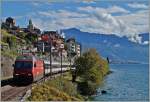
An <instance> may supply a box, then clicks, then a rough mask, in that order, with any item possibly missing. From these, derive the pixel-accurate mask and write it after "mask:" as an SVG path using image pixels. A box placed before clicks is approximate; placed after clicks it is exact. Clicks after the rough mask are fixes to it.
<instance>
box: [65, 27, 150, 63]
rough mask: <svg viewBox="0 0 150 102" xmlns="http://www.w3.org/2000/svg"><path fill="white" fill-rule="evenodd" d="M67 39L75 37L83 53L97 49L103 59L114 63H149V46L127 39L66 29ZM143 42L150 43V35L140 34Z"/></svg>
mask: <svg viewBox="0 0 150 102" xmlns="http://www.w3.org/2000/svg"><path fill="white" fill-rule="evenodd" d="M63 32H64V33H65V34H66V35H65V36H66V38H69V37H74V38H75V39H77V41H79V42H80V43H81V44H82V51H84V50H86V49H87V48H96V49H97V50H98V51H99V52H100V54H101V55H102V56H103V57H109V58H110V59H111V60H113V61H114V62H116V61H120V62H129V61H131V62H133V61H134V62H141V63H142V62H143V63H147V62H148V52H149V49H148V44H147V45H142V44H137V43H133V42H131V41H129V40H128V38H127V37H118V36H116V35H110V34H107V35H106V34H96V33H88V32H81V31H80V30H78V29H76V28H72V29H65V30H63ZM140 36H141V37H142V41H148V40H149V39H148V38H149V34H148V33H144V34H140Z"/></svg>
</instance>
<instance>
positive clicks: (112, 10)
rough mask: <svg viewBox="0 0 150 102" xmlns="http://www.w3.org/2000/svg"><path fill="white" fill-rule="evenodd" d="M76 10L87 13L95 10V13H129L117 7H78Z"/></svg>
mask: <svg viewBox="0 0 150 102" xmlns="http://www.w3.org/2000/svg"><path fill="white" fill-rule="evenodd" d="M78 10H81V11H88V12H90V11H93V10H96V11H99V12H102V13H129V12H130V11H128V10H126V9H124V8H122V7H119V6H111V7H109V8H99V7H92V6H87V7H79V8H78Z"/></svg>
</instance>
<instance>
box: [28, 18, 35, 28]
mask: <svg viewBox="0 0 150 102" xmlns="http://www.w3.org/2000/svg"><path fill="white" fill-rule="evenodd" d="M33 28H34V26H33V24H32V20H31V19H30V20H29V25H28V29H30V30H32V29H33Z"/></svg>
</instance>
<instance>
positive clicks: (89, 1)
mask: <svg viewBox="0 0 150 102" xmlns="http://www.w3.org/2000/svg"><path fill="white" fill-rule="evenodd" d="M82 2H83V3H85V4H95V3H96V2H95V1H94V0H83V1H82Z"/></svg>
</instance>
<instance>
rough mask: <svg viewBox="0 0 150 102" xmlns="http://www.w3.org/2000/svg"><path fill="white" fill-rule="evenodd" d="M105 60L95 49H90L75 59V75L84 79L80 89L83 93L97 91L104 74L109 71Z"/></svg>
mask: <svg viewBox="0 0 150 102" xmlns="http://www.w3.org/2000/svg"><path fill="white" fill-rule="evenodd" d="M105 62H106V61H105V60H104V59H102V58H101V57H100V56H99V54H98V53H97V52H96V50H95V49H90V50H89V51H87V52H85V53H84V54H83V55H82V56H81V57H79V58H77V59H76V60H75V65H76V71H75V75H76V77H80V78H81V79H82V83H80V84H79V89H81V91H82V93H83V94H93V93H94V92H95V91H96V89H97V87H98V86H99V84H100V82H101V81H102V79H103V76H104V75H105V74H106V73H107V71H108V69H106V68H107V66H108V65H107V63H105ZM103 64H105V65H103Z"/></svg>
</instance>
